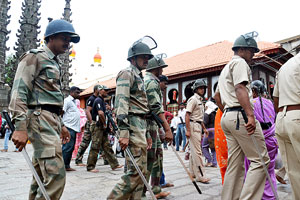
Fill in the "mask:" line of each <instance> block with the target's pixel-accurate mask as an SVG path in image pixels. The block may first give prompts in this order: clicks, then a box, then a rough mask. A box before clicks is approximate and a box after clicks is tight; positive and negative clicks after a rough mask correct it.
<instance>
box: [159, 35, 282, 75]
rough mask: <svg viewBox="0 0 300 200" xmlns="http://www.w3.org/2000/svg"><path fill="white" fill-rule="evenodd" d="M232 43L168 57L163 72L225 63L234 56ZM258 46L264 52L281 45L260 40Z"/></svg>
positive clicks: (173, 73)
mask: <svg viewBox="0 0 300 200" xmlns="http://www.w3.org/2000/svg"><path fill="white" fill-rule="evenodd" d="M232 45H233V43H232V42H229V41H222V42H218V43H215V44H211V45H207V46H204V47H201V48H198V49H195V50H192V51H188V52H184V53H182V54H178V55H176V56H173V57H171V58H167V59H165V61H166V63H167V64H168V65H169V66H168V67H167V68H164V72H163V74H165V75H167V76H172V75H175V74H178V73H184V72H190V71H195V70H200V69H206V68H210V67H214V66H220V65H224V64H226V63H228V62H229V61H230V59H231V57H232V56H233V51H232V50H231V47H232ZM258 47H259V48H260V50H261V52H264V51H267V50H270V49H274V48H279V47H280V45H279V44H275V43H270V42H258ZM259 56H260V55H259V54H258V55H256V57H259Z"/></svg>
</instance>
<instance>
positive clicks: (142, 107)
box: [115, 65, 149, 138]
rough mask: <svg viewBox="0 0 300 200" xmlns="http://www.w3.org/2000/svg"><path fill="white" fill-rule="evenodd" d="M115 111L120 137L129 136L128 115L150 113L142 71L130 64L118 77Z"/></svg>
mask: <svg viewBox="0 0 300 200" xmlns="http://www.w3.org/2000/svg"><path fill="white" fill-rule="evenodd" d="M116 82H117V83H116V85H117V87H116V98H115V99H116V101H115V113H116V116H117V122H118V126H119V129H120V137H122V138H129V127H130V126H129V122H128V115H134V114H147V113H149V109H148V102H147V97H146V91H145V88H144V81H143V79H142V72H141V71H140V70H139V69H138V68H137V67H135V66H133V65H130V66H129V67H127V68H126V69H124V70H121V71H120V72H119V74H118V76H117V78H116Z"/></svg>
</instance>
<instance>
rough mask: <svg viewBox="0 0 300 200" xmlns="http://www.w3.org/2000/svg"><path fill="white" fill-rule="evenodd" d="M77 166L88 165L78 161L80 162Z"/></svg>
mask: <svg viewBox="0 0 300 200" xmlns="http://www.w3.org/2000/svg"><path fill="white" fill-rule="evenodd" d="M76 165H77V166H80V167H85V166H86V164H83V163H78V164H76Z"/></svg>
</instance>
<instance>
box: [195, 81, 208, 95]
mask: <svg viewBox="0 0 300 200" xmlns="http://www.w3.org/2000/svg"><path fill="white" fill-rule="evenodd" d="M199 87H207V84H206V82H205V80H203V79H197V80H196V81H195V82H194V84H193V86H192V89H193V91H194V92H195V91H196V89H197V88H199Z"/></svg>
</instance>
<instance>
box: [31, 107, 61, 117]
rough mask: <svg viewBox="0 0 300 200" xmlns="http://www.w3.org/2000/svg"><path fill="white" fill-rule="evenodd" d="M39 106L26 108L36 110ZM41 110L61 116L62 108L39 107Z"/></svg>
mask: <svg viewBox="0 0 300 200" xmlns="http://www.w3.org/2000/svg"><path fill="white" fill-rule="evenodd" d="M37 107H39V106H28V108H29V109H33V110H34V109H36V108H37ZM40 107H41V109H42V110H47V111H49V112H51V113H55V114H57V115H60V114H61V111H62V108H61V107H59V106H55V105H40Z"/></svg>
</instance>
